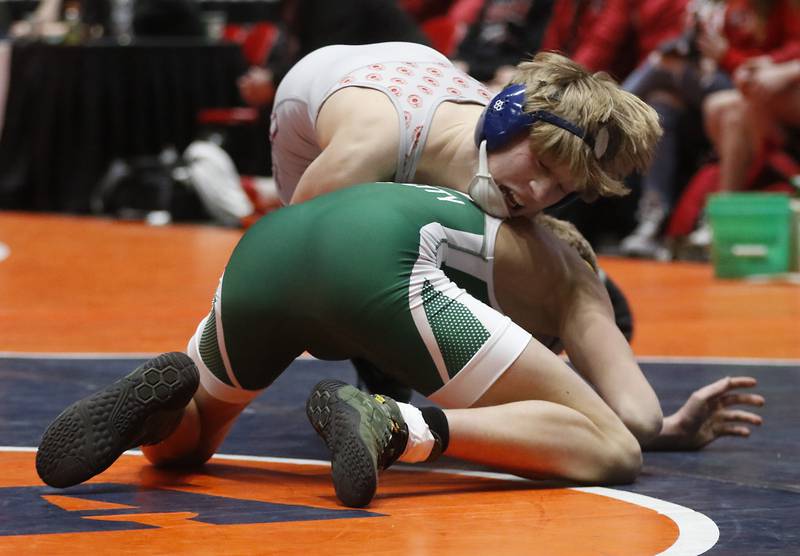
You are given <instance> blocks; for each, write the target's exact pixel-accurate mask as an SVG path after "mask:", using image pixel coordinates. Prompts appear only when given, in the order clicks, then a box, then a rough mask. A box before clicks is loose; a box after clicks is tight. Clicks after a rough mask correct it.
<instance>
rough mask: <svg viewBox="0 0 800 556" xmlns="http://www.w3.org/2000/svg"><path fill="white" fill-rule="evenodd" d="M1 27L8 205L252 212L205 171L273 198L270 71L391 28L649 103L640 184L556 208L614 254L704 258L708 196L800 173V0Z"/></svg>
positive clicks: (51, 18)
mask: <svg viewBox="0 0 800 556" xmlns="http://www.w3.org/2000/svg"><path fill="white" fill-rule="evenodd" d="M0 34H2V37H3V40H2V43H0V108H1V109H0V114H2V121H1V122H0V125H2V126H3V127H2V139H0V209H13V210H38V211H57V212H70V213H94V214H114V215H117V216H120V217H125V218H144V219H147V220H148V221H150V222H151V223H163V222H169V221H176V220H178V221H180V220H187V221H209V222H216V223H219V224H223V225H233V226H236V225H247V223H248V222H247V221H246V220H244V221H243V220H242V219H241V218H231V217H230V216H229V215H228V214H227V213H226V211H225V210H224V206H222V208H220V207H221V205H224V202H225V201H224V199H220V198H219V197H218V198H214V196H213V195H210V196H209V194H208V193H203V184H204V183H211V184H217V185H218V184H220V183H222V182H225V181H226V180H227V181H233V182H235V183H236V184H237V186H241V187H243V188H244V191H245V192H246V193H247V195H248V197H249V199H250V200H251V202H252V203H253V205H254V209H255V214H261V213H263V212H266V211H268V210H271V209H272V208H275V206H277V205H276V203H275V202H274V198H273V197H272V196H271V195H270V180H269V171H270V163H269V137H268V132H267V131H268V121H269V113H270V108H271V102H272V99H273V96H274V92H275V87H276V86H277V85H278V83H280V81H281V79H282V78H283V76H284V75H285V74H286V72H287V71H288V69H289V68H290V67H291V66H292V65H293V64H294V63H295V62H296V61H297V60H299V59H300V58H301V57H302V56H304V55H305V54H307V53H309V52H311V51H312V50H314V49H316V48H319V47H322V46H325V45H329V44H339V43H343V44H365V43H373V42H381V41H411V42H417V43H423V44H427V45H430V46H432V47H434V48H436V49H437V50H439V51H440V52H442V53H443V54H445V55H446V56H448V57H449V58H450V59H452V60H453V61H454V62H455V63H456V64H457V65H458V66H459V67H460V68H462V69H463V70H464V71H466V72H468V73H469V74H471V75H472V76H473V77H475V78H476V79H479V80H480V81H483V82H484V83H486V84H487V85H488V86H489V87H490V88H491V89H492V90H500V89H501V88H502V87H503V86H504V85H505V84H506V83H507V81H508V79H509V76H510V73H511V72H512V71H513V67H514V65H515V64H516V63H518V62H519V61H521V60H522V59H524V58H528V57H530V56H531V55H533V54H535V53H536V52H537V51H540V50H555V51H559V52H562V53H564V54H566V55H568V56H570V57H571V58H573V59H574V60H576V61H578V62H580V63H581V64H583V65H584V66H586V67H587V68H588V69H590V70H591V71H604V72H608V73H609V74H611V75H612V76H613V77H614V78H615V79H616V80H617V81H618V82H619V83H621V84H622V86H623V88H625V89H626V90H628V91H631V92H633V93H635V94H636V95H638V96H640V97H641V98H642V99H644V100H645V101H646V102H648V103H649V104H650V105H651V106H653V108H654V109H655V110H656V111H657V112H658V114H659V116H660V118H661V123H662V125H663V127H664V132H665V133H664V136H663V139H662V140H661V142H660V144H659V147H658V151H657V154H656V157H655V160H654V163H653V165H652V167H651V168H650V170H649V171H648V172H647V173H646V174H644V175H637V176H631V177H630V178H629V185H630V187H631V190H632V194H631V195H629V196H627V197H625V198H622V199H601V200H599V201H597V202H596V203H594V204H593V205H592V206H591V208H589V206H587V205H584V204H582V203H574V204H572V205H570V206H569V207H567V208H565V209H563V210H561V211H560V212H559V213H558V214H557V216H559V217H561V218H565V219H568V220H570V221H572V222H573V223H575V224H576V225H577V226H578V228H579V229H580V230H581V231H582V232H583V233H584V235H585V236H586V237H587V238H588V239H589V241H590V242H591V243H592V245H593V246H594V247H595V248H596V249H597V250H598V251H599V252H600V253H609V254H621V255H625V256H631V257H647V258H655V259H659V260H672V259H700V260H703V259H707V258H708V253H709V245H710V242H711V229H710V227H709V225H708V219H707V218H706V216H705V210H704V209H705V206H706V201H707V199H708V197H709V195H711V194H713V193H715V192H719V191H784V192H788V193H790V194H797V192H798V190H800V0H336V1H330V0H229V1H225V0H217V1H205V0H41V1H38V2H37V1H33V0H0ZM198 191H200V193H199V194H198Z"/></svg>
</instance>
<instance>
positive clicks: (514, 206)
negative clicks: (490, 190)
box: [497, 185, 525, 211]
mask: <svg viewBox="0 0 800 556" xmlns="http://www.w3.org/2000/svg"><path fill="white" fill-rule="evenodd" d="M497 187H498V188H499V189H500V191H501V192H502V193H503V197H505V199H506V204H507V205H508V208H509V209H510V210H511V211H518V210H521V209H524V208H525V205H523V204H522V203H520V202H519V201H518V200H517V198H516V197H515V196H514V192H513V191H511V190H510V189H509V188H508V187H506V186H505V185H498V186H497Z"/></svg>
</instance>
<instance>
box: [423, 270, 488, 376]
mask: <svg viewBox="0 0 800 556" xmlns="http://www.w3.org/2000/svg"><path fill="white" fill-rule="evenodd" d="M422 306H423V307H424V308H425V316H426V317H427V319H428V324H430V326H431V330H432V331H433V336H434V337H435V338H436V343H437V344H438V345H439V351H441V352H442V358H443V359H444V364H445V367H447V374H448V375H449V376H450V377H451V378H452V377H454V376H455V375H456V373H457V372H458V371H460V370H461V369H463V368H464V366H465V365H466V364H467V363H469V360H470V359H472V357H473V356H474V355H475V354H476V353H478V350H479V349H481V346H483V344H484V343H486V340H488V339H489V336H490V334H489V331H488V330H486V328H485V327H484V326H483V324H482V323H481V321H479V320H478V319H477V318H475V315H473V314H472V311H470V310H469V309H468V308H467V307H466V306H465V305H463V304H462V303H459V302H458V301H456V300H455V299H451V298H449V297H447V296H446V295H444V294H443V293H441V292H439V291H436V290H435V289H434V288H433V286H432V285H431V283H430V281H429V280H425V282H424V284H423V286H422Z"/></svg>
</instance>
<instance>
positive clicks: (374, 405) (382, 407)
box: [306, 379, 408, 508]
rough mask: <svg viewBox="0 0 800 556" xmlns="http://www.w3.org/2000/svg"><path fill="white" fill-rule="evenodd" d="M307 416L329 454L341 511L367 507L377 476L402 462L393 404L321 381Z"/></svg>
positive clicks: (401, 429)
mask: <svg viewBox="0 0 800 556" xmlns="http://www.w3.org/2000/svg"><path fill="white" fill-rule="evenodd" d="M306 415H308V420H309V421H311V425H312V426H313V427H314V430H316V431H317V434H319V435H320V436H321V437H322V439H323V440H324V441H325V444H326V445H327V446H328V449H329V450H330V451H331V474H332V476H333V486H334V488H335V489H336V496H337V497H338V498H339V500H341V502H342V504H344V505H345V506H350V507H354V508H360V507H363V506H366V505H367V504H369V503H370V501H371V500H372V498H373V497H374V496H375V490H376V489H377V488H378V472H379V471H382V470H383V469H386V468H387V467H389V466H390V465H391V464H392V463H394V462H395V460H397V458H398V457H400V455H401V454H402V453H403V450H405V447H406V443H407V441H408V427H407V426H406V424H405V421H404V420H403V416H402V415H401V413H400V408H399V407H398V406H397V403H396V402H395V401H394V400H392V399H391V398H387V397H385V396H380V395H375V396H370V395H367V394H365V393H364V392H362V391H361V390H359V389H358V388H356V387H355V386H351V385H349V384H345V383H344V382H341V381H338V380H330V379H325V380H322V381H320V382H319V383H318V384H317V385H316V386H315V387H314V389H313V390H312V391H311V395H310V396H309V398H308V401H307V402H306Z"/></svg>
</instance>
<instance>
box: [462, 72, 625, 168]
mask: <svg viewBox="0 0 800 556" xmlns="http://www.w3.org/2000/svg"><path fill="white" fill-rule="evenodd" d="M539 121H541V122H546V123H548V124H550V125H554V126H556V127H560V128H561V129H563V130H565V131H568V132H570V133H571V134H573V135H574V136H576V137H578V138H580V139H581V140H582V141H583V142H584V143H586V144H587V145H588V146H589V148H590V149H592V152H593V154H594V156H595V158H597V159H598V160H599V159H600V158H602V157H603V156H604V155H606V154H607V153H606V151H607V150H608V151H610V150H611V148H610V143H612V142H613V141H612V139H613V138H610V137H609V132H608V129H606V127H605V126H603V127H601V128H600V130H599V132H598V134H597V138H596V137H595V135H593V134H591V133H589V132H588V131H587V130H585V129H584V128H582V127H581V126H579V125H577V124H574V123H572V122H571V121H569V120H566V119H564V118H562V117H561V116H557V115H556V114H553V113H552V112H548V111H547V110H536V111H534V112H525V85H524V84H521V83H516V84H514V85H509V86H508V87H506V88H505V89H503V90H502V91H500V92H499V93H497V95H495V97H494V98H493V99H492V100H491V101H490V102H489V104H488V105H486V108H485V109H484V110H483V113H482V114H481V117H480V118H479V119H478V124H477V126H476V127H475V144H476V145H480V144H481V141H486V148H487V150H488V151H490V152H491V151H494V150H497V149H499V148H501V147H502V146H503V145H505V144H506V143H508V142H509V141H511V140H512V139H514V138H515V137H516V136H517V135H518V134H519V133H521V132H522V131H524V130H525V129H527V128H528V127H530V126H532V125H533V124H534V123H536V122H539Z"/></svg>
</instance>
